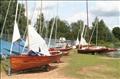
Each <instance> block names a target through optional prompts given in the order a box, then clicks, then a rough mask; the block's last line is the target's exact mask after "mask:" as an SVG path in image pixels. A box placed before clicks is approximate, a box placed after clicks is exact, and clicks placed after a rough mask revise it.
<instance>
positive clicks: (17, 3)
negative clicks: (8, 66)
mask: <svg viewBox="0 0 120 79" xmlns="http://www.w3.org/2000/svg"><path fill="white" fill-rule="evenodd" d="M17 11H18V2H17V5H16V13H15V21H14V23H15V22H16V19H17ZM12 47H13V41H12V44H11V48H10V55H11V53H12Z"/></svg>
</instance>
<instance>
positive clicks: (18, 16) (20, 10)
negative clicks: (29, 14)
mask: <svg viewBox="0 0 120 79" xmlns="http://www.w3.org/2000/svg"><path fill="white" fill-rule="evenodd" d="M22 3H23V0H22ZM18 7H19V6H18ZM21 9H22V6H21V5H20V11H19V15H18V23H19V21H20V16H21V15H20V13H21Z"/></svg>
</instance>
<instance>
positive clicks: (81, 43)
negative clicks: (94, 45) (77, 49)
mask: <svg viewBox="0 0 120 79" xmlns="http://www.w3.org/2000/svg"><path fill="white" fill-rule="evenodd" d="M80 45H88V43H87V42H86V40H85V39H84V38H83V37H81V39H80Z"/></svg>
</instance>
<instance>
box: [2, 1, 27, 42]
mask: <svg viewBox="0 0 120 79" xmlns="http://www.w3.org/2000/svg"><path fill="white" fill-rule="evenodd" d="M9 1H10V0H9ZM9 1H0V10H1V11H0V33H1V29H2V28H3V27H2V26H3V23H4V20H5V16H6V12H7V8H8V4H9ZM16 4H17V0H14V1H11V4H10V7H9V12H8V16H7V19H6V23H5V28H4V30H3V36H2V37H3V38H4V37H5V33H7V35H8V34H9V37H10V38H7V39H9V40H11V38H12V33H13V26H14V20H15V11H16ZM20 9H21V10H20ZM24 12H25V9H24V5H23V4H19V5H18V15H17V16H18V17H19V22H18V17H17V22H18V27H19V29H20V33H21V35H23V34H24V30H25V28H26V25H27V18H26V17H25V15H24ZM7 37H8V36H7Z"/></svg>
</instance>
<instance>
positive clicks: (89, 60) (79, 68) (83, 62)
mask: <svg viewBox="0 0 120 79" xmlns="http://www.w3.org/2000/svg"><path fill="white" fill-rule="evenodd" d="M68 63H69V64H68V65H67V66H66V67H65V69H64V72H65V75H66V76H70V77H73V78H78V79H120V58H110V57H103V56H98V55H85V54H78V53H76V51H72V52H71V54H70V59H69V61H68Z"/></svg>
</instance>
